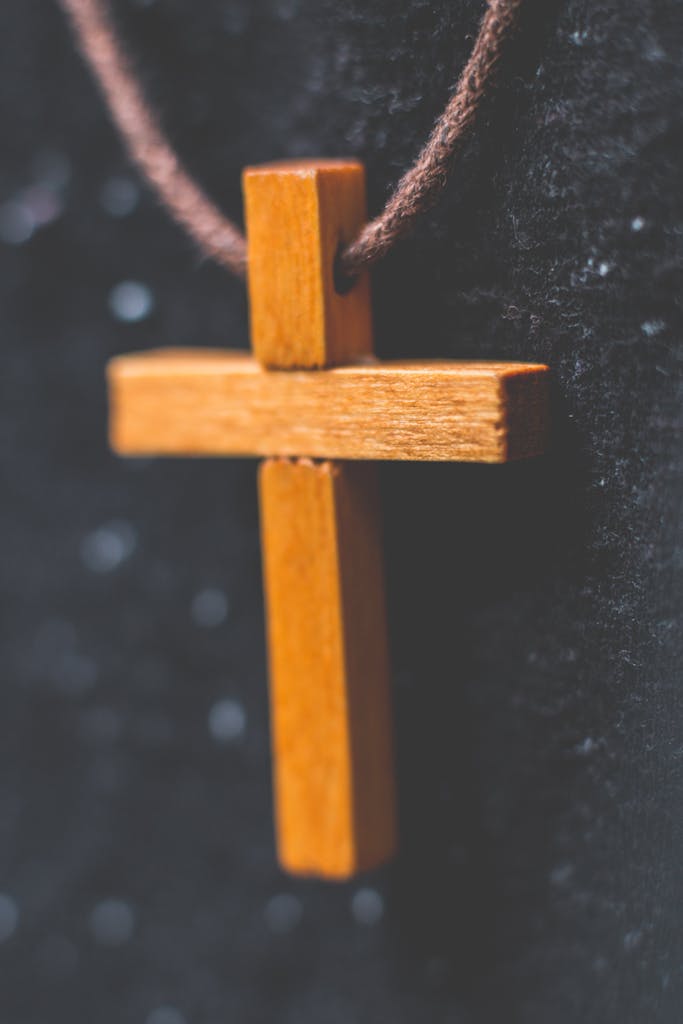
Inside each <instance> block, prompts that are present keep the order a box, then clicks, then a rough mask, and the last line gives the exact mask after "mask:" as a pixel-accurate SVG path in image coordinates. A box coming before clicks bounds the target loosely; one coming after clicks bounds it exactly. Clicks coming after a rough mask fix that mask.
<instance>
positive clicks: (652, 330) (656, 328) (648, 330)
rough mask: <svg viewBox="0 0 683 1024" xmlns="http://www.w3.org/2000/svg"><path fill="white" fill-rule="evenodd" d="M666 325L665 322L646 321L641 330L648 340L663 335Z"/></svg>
mask: <svg viewBox="0 0 683 1024" xmlns="http://www.w3.org/2000/svg"><path fill="white" fill-rule="evenodd" d="M665 327H666V324H665V323H664V321H663V320H646V321H645V322H644V323H642V324H641V325H640V329H641V331H642V332H643V334H644V335H646V337H648V338H656V337H657V335H658V334H661V333H662V331H663V330H664V328H665Z"/></svg>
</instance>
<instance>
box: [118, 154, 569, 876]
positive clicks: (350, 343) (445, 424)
mask: <svg viewBox="0 0 683 1024" xmlns="http://www.w3.org/2000/svg"><path fill="white" fill-rule="evenodd" d="M243 186H244V195H245V207H246V224H247V234H248V240H249V304H250V321H251V338H252V345H253V349H254V356H253V357H252V356H250V355H249V354H247V353H238V352H234V351H224V350H199V349H187V350H182V349H181V350H172V349H166V350H164V349H160V350H157V351H151V352H144V353H138V354H134V355H126V356H120V357H118V358H115V359H114V360H112V362H111V363H110V366H109V386H110V396H111V441H112V446H113V447H114V449H115V450H116V451H117V452H118V453H120V454H124V455H224V456H237V455H240V456H267V458H266V459H265V461H264V462H262V463H261V466H260V472H259V492H260V510H261V533H262V547H263V562H264V590H265V595H266V609H267V622H268V639H269V664H270V708H271V735H272V747H273V779H274V801H275V819H276V834H277V845H278V854H279V860H280V863H281V865H282V866H283V868H284V869H285V870H288V871H289V872H291V873H294V874H302V875H318V876H321V877H325V878H338V879H342V878H348V877H350V876H352V875H353V874H355V873H356V872H359V871H363V870H366V869H369V868H371V867H375V866H377V865H378V864H380V863H382V862H384V861H385V860H387V859H388V858H389V857H390V856H391V855H392V854H393V852H394V850H395V846H396V802H395V794H394V770H393V750H392V728H391V708H390V687H389V659H388V653H387V650H388V645H387V628H386V619H385V601H384V593H383V571H382V558H381V530H380V515H379V508H378V497H377V486H376V479H375V466H374V465H373V463H374V462H375V461H377V460H383V459H404V460H405V459H409V460H419V461H424V460H432V461H475V462H506V461H508V460H512V459H521V458H528V457H531V456H535V455H538V454H541V453H542V452H543V451H544V450H545V448H546V446H547V440H548V418H549V417H548V368H547V367H545V366H540V365H531V364H522V363H502V362H454V361H402V362H378V361H376V360H374V359H373V356H372V326H371V308H370V293H369V283H368V279H367V276H363V277H361V278H360V279H359V280H358V281H356V282H355V284H354V286H353V287H352V288H351V289H350V290H341V291H338V290H337V288H336V286H335V273H334V267H335V258H336V256H337V253H338V251H339V248H340V246H341V245H343V244H345V243H347V242H349V241H350V240H351V239H352V238H353V237H354V235H355V233H356V232H357V230H358V229H359V228H360V227H361V226H362V224H363V223H364V220H365V215H366V208H365V175H364V169H363V165H362V164H360V163H358V162H356V161H347V160H315V161H305V162H295V163H294V162H286V163H276V164H268V165H264V166H261V167H255V168H248V169H247V170H246V171H245V173H244V177H243ZM342 292H344V293H342ZM417 341H419V343H420V344H424V339H417Z"/></svg>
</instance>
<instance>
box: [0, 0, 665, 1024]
mask: <svg viewBox="0 0 683 1024" xmlns="http://www.w3.org/2000/svg"><path fill="white" fill-rule="evenodd" d="M527 9H528V15H527V19H526V22H525V25H524V27H523V31H522V34H521V36H520V40H519V42H518V44H517V45H516V47H515V48H514V50H513V52H512V53H511V54H510V59H509V63H508V69H507V73H506V76H505V79H504V85H503V86H502V88H501V89H500V91H499V93H498V95H497V97H496V98H495V100H494V101H493V102H491V103H490V104H489V105H488V106H487V109H486V110H485V113H484V117H483V120H482V123H481V125H480V128H479V130H478V132H477V133H476V136H475V137H473V138H472V139H471V140H470V142H469V144H468V146H467V147H466V150H465V152H464V153H463V156H462V159H461V160H460V162H459V163H458V167H457V169H456V171H455V173H454V175H453V179H452V183H451V185H450V187H449V189H448V192H447V195H446V196H445V198H444V200H443V201H442V203H441V204H440V206H439V207H438V209H437V210H436V211H435V212H434V213H433V214H432V215H430V216H429V217H428V218H426V219H425V220H424V221H423V222H422V224H421V226H420V228H419V231H418V232H417V234H416V235H415V236H414V237H413V238H412V239H411V240H410V241H407V242H405V243H404V244H403V245H401V247H400V248H399V249H397V250H396V251H395V253H394V254H393V255H392V256H391V257H390V258H389V259H388V260H387V261H386V262H385V264H384V265H383V266H382V267H381V268H380V269H379V270H378V271H377V273H376V274H375V282H374V283H375V312H376V323H377V346H378V350H379V351H380V352H381V354H383V355H385V356H393V355H410V356H434V357H436V356H451V357H458V356H463V357H470V356H477V357H494V358H512V359H530V360H543V361H547V362H548V363H550V364H551V366H552V368H553V371H554V379H555V395H554V413H555V419H556V435H557V436H556V443H555V451H554V454H553V455H552V456H551V457H549V458H547V459H543V460H539V461H537V462H534V463H533V464H525V465H517V466H512V467H503V468H495V467H487V468H485V467H476V466H469V467H464V466H457V465H435V466H418V465H390V466H389V465H388V466H384V467H382V470H381V478H382V486H383V495H384V502H385V522H386V561H387V574H388V580H389V598H390V618H391V636H392V655H393V663H394V681H395V686H394V692H395V701H396V716H397V743H398V754H399V788H400V811H401V823H402V849H401V856H400V858H399V859H398V861H397V862H396V863H395V864H394V865H393V866H392V867H390V868H387V869H385V870H382V871H378V872H376V873H375V874H373V875H372V876H370V877H366V878H363V879H361V880H359V881H357V882H354V883H352V884H348V885H342V886H331V885H324V884H319V883H311V882H302V881H293V880H291V879H288V878H286V877H283V876H282V875H281V874H280V873H279V871H278V869H277V867H276V864H275V861H274V855H273V836H272V825H271V810H270V780H269V772H270V764H269V752H268V720H267V701H266V680H265V667H264V644H263V621H262V612H261V593H260V564H259V544H258V528H257V508H256V500H255V486H254V475H255V465H254V463H252V462H249V461H246V462H233V461H218V460H208V461H204V462H194V463H193V462H191V461H189V460H176V461H170V460H169V461H149V462H143V461H139V462H137V461H130V462H125V461H119V460H117V459H116V458H114V457H113V456H112V455H111V454H109V453H108V450H107V439H106V399H105V390H104V369H105V363H106V360H107V358H108V357H109V356H111V355H113V354H114V353H117V352H124V351H127V350H133V349H144V348H149V347H152V346H155V345H161V344H164V345H166V344H181V345H215V346H221V345H243V344H245V343H246V340H247V329H246V307H245V296H244V293H243V287H242V286H241V285H240V284H238V283H236V282H234V281H232V280H231V279H230V278H229V277H228V276H226V275H225V274H224V273H223V272H222V271H220V270H218V269H216V268H215V267H212V266H210V265H207V264H204V263H202V261H201V260H200V259H199V258H198V256H197V254H196V252H195V251H194V250H193V248H192V246H191V244H190V243H189V242H188V241H187V240H186V239H185V238H184V236H183V235H182V234H181V233H180V231H179V230H178V229H176V227H175V226H174V225H172V224H171V223H169V221H168V220H167V218H166V216H165V214H164V213H163V211H161V210H160V209H159V208H158V205H157V203H156V201H155V199H154V198H153V197H152V196H151V195H150V194H149V193H148V192H146V191H145V190H143V192H142V195H141V199H140V201H139V203H138V204H137V206H136V207H135V209H134V210H132V212H130V214H129V215H128V216H125V217H124V216H119V217H116V216H112V215H111V214H110V213H108V212H107V210H106V209H105V207H104V206H103V202H102V189H103V187H104V185H105V183H106V182H107V181H108V180H109V179H110V178H111V177H112V175H114V176H117V175H118V176H121V175H123V176H124V177H130V178H131V180H133V181H135V180H136V179H135V175H134V174H133V172H132V171H131V170H130V168H129V167H128V166H127V164H126V161H125V158H124V156H123V154H122V152H121V148H120V146H119V143H118V141H117V139H116V137H115V135H114V134H113V132H112V130H111V128H110V125H109V122H108V119H107V115H106V113H105V110H104V109H103V106H102V104H101V102H100V99H99V96H98V94H97V92H96V89H95V87H94V85H93V82H92V80H91V78H90V77H89V75H88V74H87V73H86V71H85V70H84V67H83V66H82V64H81V61H80V60H79V58H78V57H77V55H76V54H75V52H74V49H73V45H72V42H71V40H70V38H69V37H68V35H67V33H66V31H65V27H64V24H63V22H62V20H61V18H60V16H59V13H58V11H57V9H56V5H55V4H53V3H48V2H46V0H4V2H3V3H2V5H0V39H1V40H2V43H1V44H0V45H1V47H2V64H1V70H0V75H1V81H2V97H1V100H0V117H1V122H2V162H1V164H2V165H1V167H0V203H2V204H5V205H4V206H3V207H2V211H4V212H0V228H1V227H2V225H3V223H4V225H5V227H4V228H3V231H4V235H5V240H4V241H2V242H0V261H1V270H0V292H1V295H2V317H1V324H2V363H1V371H0V388H1V390H2V400H1V417H2V420H1V426H0V429H1V431H2V433H1V434H0V445H1V450H2V479H3V486H2V500H1V501H0V539H1V559H2V571H1V587H2V598H3V617H2V630H3V637H2V667H3V671H2V716H1V726H0V729H1V733H2V755H3V759H2V765H3V767H2V771H1V772H0V833H1V841H0V892H1V893H2V895H1V896H0V938H2V939H3V941H2V942H1V943H0V973H1V981H0V1021H1V1022H2V1024H43V1022H46V1021H54V1022H59V1024H61V1022H64V1024H66V1022H69V1024H86V1022H91V1021H98V1022H99V1024H123V1022H125V1024H128V1022H130V1024H135V1022H141V1024H183V1022H184V1024H226V1022H228V1021H230V1022H233V1021H234V1022H239V1024H243V1022H244V1024H247V1022H259V1024H260V1022H270V1021H273V1022H278V1024H379V1022H384V1021H386V1022H392V1024H418V1022H420V1024H422V1022H429V1024H440V1022H444V1024H445V1022H448V1024H466V1022H467V1024H470V1022H471V1024H498V1022H500V1021H506V1022H508V1024H549V1022H552V1024H579V1022H580V1024H616V1022H620V1024H676V1022H678V1021H680V1019H681V1005H682V1003H683V971H682V963H681V953H682V952H683V948H682V947H683V942H682V934H681V924H682V916H683V915H682V911H681V897H682V895H683V893H682V887H681V874H682V861H683V856H682V854H683V843H682V834H681V833H682V828H681V815H682V814H683V803H682V800H681V796H682V787H681V757H682V751H683V705H682V701H681V693H680V687H681V681H680V677H679V674H678V672H677V670H676V657H675V656H676V653H677V652H676V642H675V641H676V633H677V630H676V612H677V604H678V603H679V602H678V601H677V600H676V599H677V598H679V597H680V588H677V587H676V585H675V577H674V572H675V568H676V564H675V554H674V542H675V540H676V531H677V513H678V511H679V501H680V496H681V487H680V464H677V454H678V448H677V446H676V443H675V442H676V422H677V415H678V394H679V384H680V377H679V376H678V374H677V362H676V359H677V351H676V349H677V343H678V341H679V338H680V331H681V320H680V310H679V307H678V298H679V296H680V293H681V285H682V282H681V274H680V262H679V260H680V255H681V235H682V233H683V203H682V200H681V176H680V161H679V152H680V148H681V141H682V120H681V100H682V93H683V89H682V86H683V68H682V56H683V5H682V4H681V3H680V2H679V0H564V2H561V3H560V2H552V3H548V2H545V3H541V2H540V0H536V2H534V0H530V2H529V4H528V8H527ZM115 10H116V13H117V16H118V17H119V18H120V22H121V27H122V30H123V31H124V33H125V36H126V39H127V40H128V44H129V47H130V49H131V51H132V52H133V53H134V55H135V56H136V58H137V59H138V61H139V63H140V67H141V69H142V72H143V77H144V81H145V85H146V87H147V89H148V91H149V93H150V95H151V96H152V97H153V99H154V101H155V103H156V104H157V106H158V107H159V108H160V110H161V111H162V113H163V117H164V122H165V125H166V126H167V129H168V131H169V133H170V134H171V136H172V138H173V140H174V142H175V143H176V144H177V146H178V148H179V150H180V152H181V153H182V155H183V157H184V159H185V160H186V161H187V163H188V165H189V166H190V168H191V169H192V171H193V172H194V173H195V174H196V175H197V177H198V178H199V179H200V180H201V181H202V182H203V183H204V184H205V186H206V188H207V189H208V190H209V191H210V192H211V193H212V195H214V196H215V197H216V199H217V200H218V201H219V202H220V204H221V205H222V207H223V208H224V209H225V210H226V211H227V212H228V213H229V214H230V215H231V216H233V217H236V218H238V219H239V218H240V217H241V200H240V194H239V175H240V169H241V167H242V166H243V165H244V164H246V163H256V162H258V161H262V160H266V159H272V158H276V157H282V156H286V155H300V154H316V155H317V154H325V155H336V154H352V155H357V156H359V157H361V158H362V159H364V160H365V161H366V162H367V167H368V174H369V185H370V200H371V206H372V209H373V210H376V209H378V208H379V207H380V205H381V203H382V201H383V198H384V197H385V196H386V194H387V190H388V189H389V188H390V186H391V184H392V183H393V182H394V181H395V180H396V178H397V176H398V175H399V174H400V172H401V171H402V170H403V169H404V168H405V167H407V166H408V164H409V163H410V161H411V160H412V158H413V157H414V155H415V153H416V151H417V149H418V147H419V144H420V143H421V142H422V140H423V139H424V138H425V135H426V133H427V132H428V130H429V128H430V125H431V123H432V121H433V118H434V116H435V115H436V113H437V112H438V111H439V110H440V108H441V107H442V106H443V104H444V102H445V99H446V97H447V95H448V92H449V89H450V88H451V86H452V84H453V82H454V80H455V78H456V75H457V72H458V70H459V68H460V67H461V66H462V64H463V61H464V60H465V58H466V56H467V54H468V52H469V49H470V47H471V43H472V37H473V33H474V32H475V31H476V27H477V24H478V19H479V18H480V16H481V13H482V10H483V3H482V2H481V0H458V2H457V3H456V2H453V0H429V2H427V0H405V2H402V3H396V2H395V0H334V2H333V0H319V2H315V0H258V2H255V0H204V2H202V3H190V2H189V0H156V2H155V0H148V2H143V0H138V2H134V0H116V2H115ZM29 187H31V188H32V189H33V190H32V191H30V190H29V192H27V191H26V189H27V188H29ZM46 195H47V198H48V199H49V200H50V201H51V202H52V204H53V207H52V210H51V212H49V211H48V213H47V214H45V215H44V217H43V219H45V220H50V223H49V224H46V225H45V226H43V227H42V228H40V229H38V230H35V232H34V233H33V235H32V237H31V238H27V239H26V241H25V242H23V243H22V244H18V242H19V239H18V238H17V230H16V225H15V227H13V226H12V225H13V224H14V223H15V220H16V216H17V206H16V205H11V204H13V203H14V204H17V203H18V204H19V207H21V208H22V209H23V207H22V203H23V204H24V205H25V204H26V203H27V202H28V203H29V206H30V204H31V203H33V204H34V206H35V205H36V203H37V204H38V206H39V207H40V204H41V202H42V204H43V207H44V206H45V201H46ZM27 197H28V198H27ZM7 203H10V206H9V207H8V206H7V205H6V204H7ZM105 205H106V204H105ZM110 205H111V204H110ZM19 212H21V211H19ZM3 217H4V220H3ZM12 218H14V219H15V220H13V219H12ZM8 224H9V227H8V226H7V225H8ZM19 233H20V232H19ZM12 239H14V241H12ZM123 280H134V281H138V282H142V283H143V284H144V285H146V286H147V287H148V288H149V289H150V290H151V293H152V296H153V299H154V308H153V310H152V312H151V313H150V315H149V316H147V317H146V318H144V319H143V320H141V321H140V322H139V323H134V324H129V323H124V322H121V321H120V320H117V319H116V317H114V316H113V315H112V313H111V310H110V305H109V300H110V294H111V289H112V288H113V287H114V286H115V285H116V284H117V283H118V282H121V281H123ZM207 588H209V590H210V594H209V599H210V598H211V592H212V591H215V590H216V589H217V590H218V591H219V592H220V593H223V594H224V595H225V598H226V600H227V605H228V613H227V617H226V618H225V619H224V621H222V622H221V623H220V624H218V625H216V626H214V627H209V626H207V625H202V624H201V620H202V614H201V608H202V607H204V608H205V606H206V603H207V598H206V596H205V597H204V599H203V601H204V605H203V606H202V601H201V600H200V602H199V605H198V603H197V600H196V596H197V594H201V593H202V592H205V591H206V590H207ZM220 593H219V595H218V598H216V595H215V593H214V594H213V601H214V604H213V605H211V600H208V603H209V611H211V608H212V607H213V608H217V609H218V611H217V614H216V618H220V614H219V613H220V610H221V609H220ZM216 601H218V604H216ZM198 608H199V611H198ZM193 609H194V612H193ZM224 701H231V702H232V703H230V704H227V705H226V704H225V703H221V702H224ZM212 709H213V712H214V714H213V716H212V714H211V712H212ZM221 711H222V712H223V713H224V714H225V715H226V718H227V726H226V728H227V731H228V732H230V730H231V727H233V726H234V730H233V731H234V732H235V733H237V732H239V725H240V712H241V711H242V712H243V713H244V715H245V716H246V725H245V728H244V731H243V732H242V733H241V734H240V735H236V736H234V738H233V739H232V740H230V739H229V737H227V738H226V737H225V736H224V738H223V740H221V737H220V728H218V727H217V725H216V722H218V726H220V721H221V720H220V714H221ZM212 723H213V724H212ZM217 731H218V735H217ZM112 901H113V902H112ZM382 909H383V914H382V913H380V912H381V910H382Z"/></svg>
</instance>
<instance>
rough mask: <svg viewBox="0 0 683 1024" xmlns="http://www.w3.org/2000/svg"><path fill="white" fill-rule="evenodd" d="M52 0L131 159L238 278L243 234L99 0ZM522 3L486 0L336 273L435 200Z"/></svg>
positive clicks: (366, 263)
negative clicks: (181, 151) (196, 173)
mask: <svg viewBox="0 0 683 1024" xmlns="http://www.w3.org/2000/svg"><path fill="white" fill-rule="evenodd" d="M58 2H59V4H60V5H61V7H62V9H63V11H64V12H65V14H66V15H67V16H68V18H69V19H70V21H71V24H72V26H73V29H74V32H75V34H76V38H77V40H78V44H79V46H80V49H81V52H82V53H83V56H84V57H85V59H86V60H87V61H88V63H89V65H90V67H91V70H92V71H93V73H94V75H95V78H96V79H97V81H98V82H99V85H100V88H101V89H102V92H103V94H104V98H105V100H106V102H107V105H108V107H109V110H110V112H111V115H112V118H113V120H114V122H115V124H116V126H117V128H118V130H119V132H120V133H121V136H122V138H123V140H124V142H125V144H126V146H127V148H128V152H129V154H130V156H131V158H132V160H133V161H134V162H135V163H136V164H137V166H138V167H139V169H140V170H141V172H142V174H143V175H144V176H145V177H146V178H147V179H148V181H149V182H150V183H151V184H152V185H153V186H154V188H155V189H156V191H157V192H158V194H159V196H160V198H161V200H162V201H163V203H164V204H165V205H166V207H167V208H168V210H169V212H170V213H171V214H172V216H173V217H175V219H176V220H177V221H178V223H179V224H181V225H182V226H183V227H184V228H185V230H186V231H187V232H188V234H189V235H190V236H191V237H192V238H193V239H194V240H195V242H197V244H198V246H199V248H200V249H201V250H202V251H203V252H204V253H206V255H207V256H210V257H211V258H212V259H214V260H216V261H217V262H218V263H221V264H222V265H223V266H224V267H226V268H227V269H228V270H231V271H232V272H233V273H235V274H237V275H238V276H239V277H244V276H245V274H246V269H247V243H246V239H245V238H244V235H243V234H242V233H241V231H240V230H239V228H238V227H237V226H236V225H235V224H233V223H232V221H230V220H228V218H227V217H225V216H224V215H223V214H222V213H221V212H220V210H219V209H218V207H217V206H215V205H214V203H212V202H211V200H210V199H209V198H208V197H207V196H206V195H205V194H204V192H203V191H202V190H201V189H200V188H199V186H198V185H196V184H195V182H194V181H193V180H192V178H190V176H189V175H188V173H187V171H185V169H184V168H183V166H182V164H181V163H180V161H179V159H178V157H177V156H176V155H175V153H174V152H173V150H172V149H171V147H170V145H169V143H168V141H167V140H166V139H165V138H164V136H163V134H162V132H161V129H160V127H159V125H158V123H157V120H156V118H155V116H154V114H153V113H152V111H151V108H150V107H149V106H148V104H147V102H146V100H145V98H144V96H143V94H142V90H141V88H140V85H139V83H138V82H137V80H136V77H135V73H134V71H133V69H132V66H131V64H130V62H129V61H128V59H127V57H126V55H125V53H124V52H123V49H122V47H121V44H120V42H119V40H118V37H117V34H116V29H115V28H114V25H113V22H112V20H111V17H110V14H109V11H108V9H107V6H106V0H58ZM523 2H524V0H489V3H488V7H487V10H486V13H485V15H484V18H483V20H482V24H481V28H480V30H479V35H478V36H477V40H476V42H475V44H474V49H473V50H472V54H471V55H470V59H469V60H468V62H467V64H466V65H465V68H464V70H463V72H462V74H461V76H460V79H459V81H458V85H457V87H456V90H455V92H454V94H453V96H452V98H451V99H450V100H449V102H448V104H447V106H446V109H445V110H444V112H443V113H442V114H441V116H440V117H439V119H438V121H437V122H436V124H435V126H434V129H433V130H432V133H431V135H430V137H429V139H428V140H427V142H426V144H425V146H424V148H423V149H422V151H421V153H420V155H419V156H418V158H417V161H416V162H415V164H414V165H413V167H411V168H410V170H409V171H408V172H407V173H406V174H404V176H403V177H402V178H401V180H400V181H399V183H398V185H397V187H396V189H395V191H394V192H393V194H392V195H391V196H390V198H389V200H388V202H387V204H386V206H385V207H384V209H383V211H382V212H381V213H380V215H379V216H378V217H376V218H375V219H374V220H372V221H370V222H369V223H368V224H366V225H365V227H364V228H363V230H362V231H361V233H360V235H359V236H358V238H357V239H356V240H355V241H354V242H352V243H351V245H350V246H349V247H348V248H347V249H346V250H345V251H344V252H342V253H341V256H340V266H341V271H342V273H343V274H344V275H346V276H347V277H350V278H352V277H355V276H356V275H357V274H359V273H360V272H361V271H363V270H367V269H368V268H369V267H371V266H373V264H375V263H377V262H378V261H379V260H380V259H382V258H383V257H384V256H385V255H386V254H387V252H389V250H390V249H391V248H392V246H393V245H394V244H395V243H396V242H397V241H398V239H399V238H402V237H403V236H404V235H405V234H407V233H408V232H409V231H410V229H411V228H412V226H413V224H414V222H415V220H416V219H417V218H418V217H419V216H420V215H421V214H422V213H424V212H425V211H426V210H428V209H429V208H430V207H431V206H433V205H434V203H435V202H436V200H437V198H438V195H439V193H440V192H441V190H442V189H443V188H444V187H445V185H446V182H447V181H448V173H449V170H450V167H451V164H452V161H453V158H454V156H455V154H456V152H457V150H458V147H459V145H460V144H461V142H462V140H463V138H464V136H465V133H466V132H467V130H468V129H469V128H470V127H471V126H472V124H473V122H474V119H475V116H476V113H477V110H478V108H479V106H480V104H481V101H482V99H483V98H484V95H485V94H486V92H487V90H488V89H489V87H490V85H491V83H492V81H493V78H494V76H495V73H496V70H497V68H498V65H499V64H500V60H501V57H502V54H503V51H504V47H505V42H506V40H507V38H508V37H509V36H510V34H511V32H512V30H513V29H514V27H515V24H516V20H517V16H518V14H519V11H520V9H521V7H522V3H523Z"/></svg>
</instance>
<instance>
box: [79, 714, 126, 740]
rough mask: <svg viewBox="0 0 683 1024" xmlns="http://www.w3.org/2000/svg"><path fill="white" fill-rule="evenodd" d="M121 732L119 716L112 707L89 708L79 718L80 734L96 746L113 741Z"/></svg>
mask: <svg viewBox="0 0 683 1024" xmlns="http://www.w3.org/2000/svg"><path fill="white" fill-rule="evenodd" d="M121 732H122V721H121V716H120V715H119V714H118V712H117V711H114V709H113V708H106V707H99V708H90V709H89V710H88V711H86V712H84V714H83V716H82V718H81V726H80V733H81V736H83V738H84V739H86V740H88V741H90V742H91V743H94V744H96V745H97V746H99V745H100V744H101V743H114V742H115V741H116V740H117V739H118V738H119V736H120V735H121Z"/></svg>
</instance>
